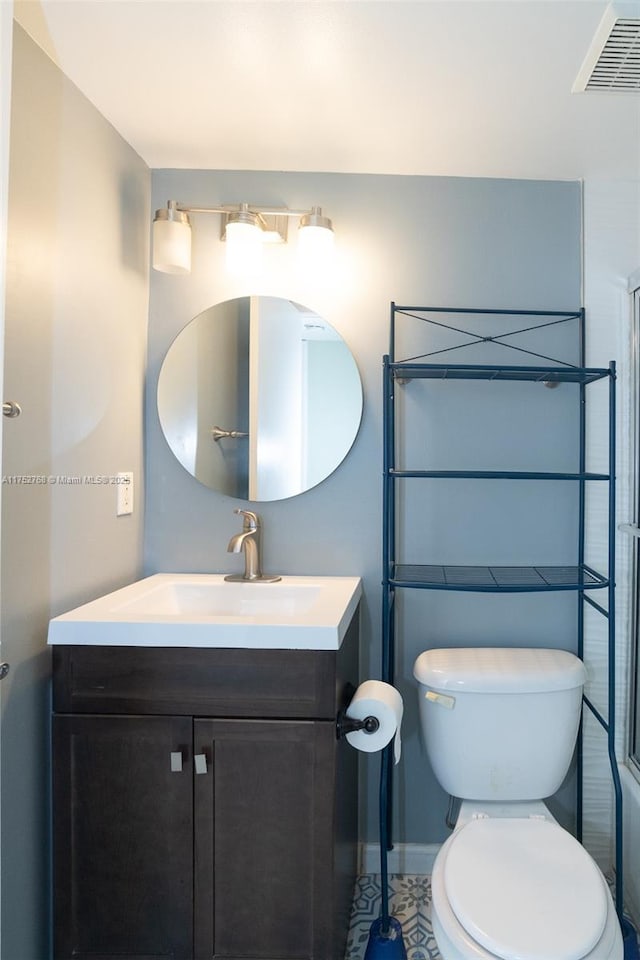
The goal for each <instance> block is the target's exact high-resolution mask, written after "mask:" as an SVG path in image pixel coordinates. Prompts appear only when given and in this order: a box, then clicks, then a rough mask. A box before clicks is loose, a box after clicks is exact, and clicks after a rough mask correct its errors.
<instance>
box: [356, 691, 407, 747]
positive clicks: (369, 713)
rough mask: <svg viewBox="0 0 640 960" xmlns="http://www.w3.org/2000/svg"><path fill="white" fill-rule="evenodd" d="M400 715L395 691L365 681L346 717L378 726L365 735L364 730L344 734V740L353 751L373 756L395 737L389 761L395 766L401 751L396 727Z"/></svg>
mask: <svg viewBox="0 0 640 960" xmlns="http://www.w3.org/2000/svg"><path fill="white" fill-rule="evenodd" d="M403 711H404V705H403V703H402V697H401V696H400V694H399V693H398V691H397V690H396V688H395V687H392V686H391V684H389V683H383V681H382V680H365V681H364V683H361V684H360V686H359V687H358V689H357V690H356V692H355V693H354V695H353V699H352V701H351V703H350V704H349V706H348V707H347V710H346V715H347V716H348V717H352V719H354V720H365V719H366V718H367V717H375V718H376V720H377V721H378V723H379V724H380V726H379V727H378V729H377V730H376V731H375V733H367V732H366V731H365V730H356V731H354V732H352V733H348V734H347V736H346V739H347V740H348V741H349V743H350V744H351V746H352V747H355V748H356V750H363V751H364V752H365V753H375V752H376V751H377V750H382V749H384V747H386V745H387V744H388V743H390V742H391V739H392V738H393V737H395V740H394V744H393V759H394V761H395V763H398V761H399V760H400V753H401V750H402V745H401V742H400V724H401V723H402V713H403Z"/></svg>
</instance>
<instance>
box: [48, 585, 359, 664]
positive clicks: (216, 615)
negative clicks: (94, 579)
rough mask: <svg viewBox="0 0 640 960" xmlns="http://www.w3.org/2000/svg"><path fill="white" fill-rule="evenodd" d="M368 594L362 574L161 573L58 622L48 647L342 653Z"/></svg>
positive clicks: (51, 629) (52, 628)
mask: <svg viewBox="0 0 640 960" xmlns="http://www.w3.org/2000/svg"><path fill="white" fill-rule="evenodd" d="M361 594H362V584H361V581H360V578H359V577H283V578H282V579H281V580H279V581H278V582H277V583H227V582H226V581H225V579H224V576H223V575H222V574H204V573H203V574H189V573H157V574H155V575H154V576H152V577H146V578H145V579H144V580H139V581H137V582H136V583H132V584H129V586H127V587H123V588H122V589H121V590H116V591H114V592H113V593H109V594H107V595H106V596H104V597H100V598H99V599H98V600H93V601H92V602H91V603H85V604H84V605H83V606H81V607H77V608H76V609H75V610H71V611H70V612H69V613H65V614H63V615H62V616H60V617H56V618H55V619H54V620H51V621H50V623H49V638H48V642H49V643H50V644H92V645H106V646H111V645H114V646H130V647H131V646H148V647H244V648H254V649H271V650H294V649H302V650H338V649H339V648H340V645H341V643H342V640H343V638H344V635H345V633H346V631H347V627H348V626H349V623H350V621H351V618H352V616H353V614H354V613H355V610H356V607H357V605H358V601H359V599H360V596H361Z"/></svg>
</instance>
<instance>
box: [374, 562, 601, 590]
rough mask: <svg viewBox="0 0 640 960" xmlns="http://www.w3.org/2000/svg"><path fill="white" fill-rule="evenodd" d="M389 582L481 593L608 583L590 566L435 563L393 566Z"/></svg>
mask: <svg viewBox="0 0 640 960" xmlns="http://www.w3.org/2000/svg"><path fill="white" fill-rule="evenodd" d="M389 583H390V585H391V586H394V587H408V588H417V589H422V590H467V591H471V592H480V593H531V592H536V591H543V590H544V591H548V590H596V589H601V588H603V587H608V586H609V581H608V580H607V578H606V577H603V576H602V575H601V574H599V573H597V572H596V571H595V570H592V569H591V568H590V567H585V566H582V567H577V566H573V567H571V566H569V567H567V566H552V567H547V566H544V567H543V566H539V567H470V566H437V565H434V564H406V563H400V564H397V565H394V567H393V568H392V570H391V576H390V578H389Z"/></svg>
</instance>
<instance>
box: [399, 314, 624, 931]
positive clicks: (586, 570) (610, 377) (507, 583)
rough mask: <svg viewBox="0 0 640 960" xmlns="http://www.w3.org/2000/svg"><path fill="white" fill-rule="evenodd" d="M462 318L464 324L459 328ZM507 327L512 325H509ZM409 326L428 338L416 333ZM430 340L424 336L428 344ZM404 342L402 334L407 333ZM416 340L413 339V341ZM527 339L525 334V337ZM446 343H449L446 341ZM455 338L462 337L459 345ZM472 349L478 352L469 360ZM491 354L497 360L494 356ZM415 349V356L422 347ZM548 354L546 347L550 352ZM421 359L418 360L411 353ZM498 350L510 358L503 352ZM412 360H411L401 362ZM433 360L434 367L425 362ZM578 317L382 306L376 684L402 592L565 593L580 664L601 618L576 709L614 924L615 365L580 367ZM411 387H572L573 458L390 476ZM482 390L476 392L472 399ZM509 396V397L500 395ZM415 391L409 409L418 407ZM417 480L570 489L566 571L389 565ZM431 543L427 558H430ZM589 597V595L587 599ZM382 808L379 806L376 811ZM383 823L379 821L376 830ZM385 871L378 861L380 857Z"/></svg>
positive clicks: (618, 842)
mask: <svg viewBox="0 0 640 960" xmlns="http://www.w3.org/2000/svg"><path fill="white" fill-rule="evenodd" d="M400 318H402V321H403V323H404V324H406V323H407V322H409V323H411V324H412V325H413V326H412V327H411V329H410V330H409V331H407V330H403V331H400V333H401V334H402V335H401V336H400V337H398V335H397V334H398V331H397V330H396V323H397V320H398V319H400ZM469 320H470V322H468V321H469ZM511 320H513V323H512V322H511ZM567 323H569V324H571V323H575V324H576V337H575V339H572V340H571V343H570V344H569V338H567V337H565V336H564V335H563V334H562V325H563V324H567ZM416 324H418V325H419V327H421V328H422V330H423V331H427V332H426V334H422V333H420V331H419V329H417V328H416ZM543 328H549V332H550V333H551V328H555V329H556V330H557V332H558V333H560V334H561V337H560V340H558V339H555V340H554V337H553V336H551V337H550V338H545V341H544V342H545V343H551V342H552V341H553V342H555V343H556V344H557V345H558V344H559V345H560V346H561V352H563V353H564V354H565V355H563V356H549V355H545V354H543V353H540V352H538V350H539V344H540V343H541V340H539V339H536V338H537V336H538V334H539V332H540V331H542V330H543ZM430 331H431V332H433V336H431V333H430ZM407 333H408V335H405V334H407ZM416 334H418V336H416ZM529 334H532V336H529ZM447 337H448V340H447ZM461 338H462V339H461ZM400 342H403V343H405V344H407V347H406V348H405V350H404V356H403V357H402V358H398V356H397V352H396V348H397V346H398V344H399V343H400ZM476 346H480V349H481V350H482V351H483V352H481V353H480V352H477V353H475V354H473V348H474V347H476ZM492 347H496V348H499V349H500V351H501V353H498V352H497V349H496V350H493V349H492ZM423 348H424V349H423ZM550 349H551V348H550ZM419 351H420V352H419ZM460 351H464V352H465V356H467V357H469V358H471V357H472V356H476V357H478V358H481V359H483V358H484V356H485V354H486V352H487V351H489V354H488V355H489V356H490V357H491V358H492V359H503V357H504V356H509V357H513V358H514V359H522V360H525V361H526V362H525V364H523V365H519V364H514V365H510V364H506V365H505V364H500V365H493V364H485V363H481V364H476V363H469V364H464V363H443V362H442V361H443V359H444V354H448V356H449V357H451V356H453V355H454V354H455V356H460ZM505 351H512V352H511V353H509V354H506V353H505ZM408 354H413V355H408ZM436 357H437V358H438V360H437V361H436V362H430V361H431V360H432V359H435V358H436ZM584 358H585V315H584V310H583V309H580V310H575V311H549V310H547V311H545V310H540V311H537V310H503V309H468V310H465V309H460V308H458V307H420V306H398V305H396V304H395V303H392V304H391V312H390V327H389V353H388V356H385V357H384V359H383V384H384V393H383V433H384V453H383V457H384V459H383V488H384V492H383V531H382V539H383V568H382V586H383V590H382V679H383V680H386V681H387V682H389V683H393V682H394V670H395V645H396V623H395V600H396V595H397V591H398V590H400V589H404V588H409V589H419V590H448V591H459V592H464V591H466V592H476V593H495V594H515V593H521V594H524V593H531V592H536V593H546V592H550V591H567V592H570V591H573V592H574V593H575V595H576V606H577V638H576V647H577V653H578V656H579V657H583V656H584V638H585V611H586V609H587V608H588V607H590V608H593V609H594V610H595V611H596V612H597V613H599V614H600V615H601V616H603V617H604V618H606V621H607V654H608V698H607V700H608V702H607V711H606V716H602V715H601V714H599V713H598V712H597V711H596V710H595V708H594V706H593V704H591V702H590V701H589V700H588V699H587V698H586V697H585V698H584V703H585V706H586V707H588V708H589V709H590V710H591V712H592V713H593V714H594V715H595V717H596V719H597V721H598V722H599V723H600V724H601V725H602V727H603V728H604V729H605V731H606V733H607V751H608V756H609V762H610V766H611V777H612V782H613V787H614V793H615V870H616V878H617V882H616V891H615V903H616V910H617V912H618V915H619V916H620V917H621V918H622V904H623V889H622V888H623V862H622V860H623V858H622V788H621V784H620V776H619V773H618V768H617V762H616V755H615V721H616V717H615V461H616V449H615V427H616V398H615V381H616V366H615V363H610V364H609V366H608V367H606V368H605V367H585V366H584ZM412 380H431V381H434V380H453V381H464V380H468V381H493V380H496V381H512V382H514V383H527V382H529V383H543V384H547V385H549V386H555V385H556V384H561V383H567V384H575V385H576V386H577V389H576V391H575V400H576V404H577V410H578V418H579V422H578V440H579V451H578V456H577V457H576V463H575V470H574V471H569V472H560V471H533V470H515V471H504V470H431V469H398V468H397V463H396V453H397V449H396V436H395V434H396V420H397V417H398V411H397V410H396V399H397V397H398V394H399V392H400V391H401V390H402V387H403V384H405V383H409V382H410V381H412ZM603 380H604V381H608V392H609V394H608V407H609V438H608V439H609V457H608V464H607V467H606V471H607V472H602V473H591V472H588V471H587V464H586V460H587V457H586V439H587V437H586V406H587V401H586V398H587V387H588V385H589V384H592V383H594V382H596V381H603ZM481 394H482V391H481V390H479V391H478V395H481ZM511 395H512V393H511V392H509V396H511ZM417 399H418V396H417V395H416V394H415V391H414V392H413V394H412V401H413V400H415V401H417ZM409 478H421V479H433V480H438V479H447V480H455V479H468V480H516V481H517V480H532V481H533V480H536V481H537V480H541V481H574V482H576V502H577V507H578V521H579V522H578V535H577V542H576V549H575V564H574V565H572V566H553V565H552V566H461V565H445V566H438V565H434V564H411V563H404V562H402V563H400V562H398V553H401V550H399V546H400V542H401V533H402V531H401V530H400V529H399V519H400V518H399V516H397V513H398V493H399V491H398V487H397V484H396V481H397V480H404V479H409ZM590 481H604V482H607V484H608V558H607V571H606V574H602V573H598V572H597V571H595V570H593V569H592V568H591V567H589V566H587V565H586V563H585V559H586V557H585V552H586V551H585V526H586V492H587V484H588V483H589V482H590ZM434 552H436V551H435V545H432V547H431V549H430V550H429V553H430V555H431V556H433V554H434ZM598 590H605V592H606V598H607V599H606V602H603V603H602V604H601V603H598V602H597V601H596V599H595V597H594V594H593V591H598ZM596 596H597V594H596ZM385 759H386V761H387V762H386V764H385V763H384V762H383V766H382V770H381V793H380V795H381V797H383V796H384V797H385V800H388V803H387V804H386V807H385V810H386V816H385V817H383V818H382V819H381V848H383V849H384V850H386V849H390V847H391V822H392V817H391V797H392V783H393V778H392V765H391V760H390V754H389V748H387V750H386V751H385V754H384V756H383V761H384V760H385ZM583 778H584V766H583V756H582V739H581V738H579V740H578V752H577V781H578V792H577V811H576V812H577V826H578V831H577V832H578V839H581V837H582V817H583V802H582V784H583ZM381 809H382V808H381ZM383 821H384V822H383ZM382 863H383V865H384V869H385V871H386V859H385V857H384V856H383V857H382Z"/></svg>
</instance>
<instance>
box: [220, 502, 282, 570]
mask: <svg viewBox="0 0 640 960" xmlns="http://www.w3.org/2000/svg"><path fill="white" fill-rule="evenodd" d="M233 512H234V513H238V514H241V515H242V517H244V519H243V521H242V532H241V533H236V534H235V535H234V536H233V537H231V540H229V544H228V546H227V553H241V552H244V573H230V574H229V575H228V576H227V577H225V578H224V579H225V580H229V581H230V582H232V583H238V582H248V583H257V582H260V583H275V582H276V581H277V580H280V579H281V578H280V577H277V576H276V577H273V576H269V575H268V574H265V573H263V572H262V562H261V543H260V528H261V524H260V517H259V516H258V514H257V513H253V511H252V510H239V509H237V510H234V511H233Z"/></svg>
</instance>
